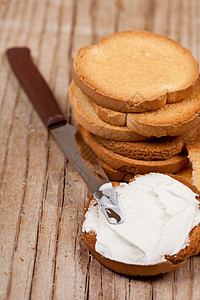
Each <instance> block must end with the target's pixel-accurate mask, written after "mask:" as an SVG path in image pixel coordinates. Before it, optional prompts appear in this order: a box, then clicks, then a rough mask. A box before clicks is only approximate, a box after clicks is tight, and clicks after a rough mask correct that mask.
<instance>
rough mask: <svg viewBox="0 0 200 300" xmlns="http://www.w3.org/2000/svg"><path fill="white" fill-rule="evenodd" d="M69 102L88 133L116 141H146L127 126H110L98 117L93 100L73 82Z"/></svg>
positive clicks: (146, 138)
mask: <svg viewBox="0 0 200 300" xmlns="http://www.w3.org/2000/svg"><path fill="white" fill-rule="evenodd" d="M69 101H70V104H71V105H72V107H73V109H74V115H75V118H76V120H77V121H78V122H79V123H80V124H81V125H82V126H83V127H84V128H85V129H87V130H88V131H90V132H92V133H94V134H96V135H99V136H101V137H103V138H106V139H113V140H115V141H145V140H148V137H144V136H141V135H138V134H137V133H134V132H133V131H131V130H130V129H128V128H127V127H126V126H123V127H120V126H113V125H110V124H108V123H106V122H104V121H102V120H101V119H99V117H98V116H97V114H96V112H95V110H94V108H93V104H92V100H91V99H89V98H88V97H87V96H85V95H84V94H83V93H82V92H81V90H80V89H79V88H78V87H77V86H76V85H75V83H74V82H73V81H72V82H71V84H70V87H69Z"/></svg>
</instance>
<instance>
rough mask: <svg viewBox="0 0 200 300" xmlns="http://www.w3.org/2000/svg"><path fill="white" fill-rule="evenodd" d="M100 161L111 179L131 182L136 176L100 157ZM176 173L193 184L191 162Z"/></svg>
mask: <svg viewBox="0 0 200 300" xmlns="http://www.w3.org/2000/svg"><path fill="white" fill-rule="evenodd" d="M98 162H99V164H100V165H101V166H102V168H103V169H104V172H105V173H106V175H107V176H108V178H109V179H110V180H111V181H124V182H129V180H130V179H131V178H133V176H134V174H133V173H129V172H123V171H119V170H116V169H113V168H112V167H111V166H109V165H108V164H105V163H104V162H103V161H101V160H100V159H98ZM176 175H177V176H179V177H180V178H181V179H182V180H184V181H185V182H188V183H189V184H191V185H192V184H193V181H192V167H191V164H189V165H188V166H187V167H185V168H184V169H182V170H181V171H179V172H177V173H176Z"/></svg>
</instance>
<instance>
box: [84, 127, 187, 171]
mask: <svg viewBox="0 0 200 300" xmlns="http://www.w3.org/2000/svg"><path fill="white" fill-rule="evenodd" d="M79 132H80V134H81V135H82V137H83V139H84V140H85V142H86V143H87V144H88V145H89V146H90V148H91V149H92V151H93V152H94V154H95V155H96V156H97V158H98V159H100V160H101V161H103V162H104V163H106V164H107V165H109V166H111V167H112V168H113V169H116V170H120V171H125V172H129V173H133V174H145V173H149V172H161V173H177V172H179V171H180V170H181V169H183V168H184V167H186V166H187V165H188V158H187V156H186V155H175V156H173V157H172V158H170V159H166V160H157V161H146V160H137V159H132V158H128V157H125V156H122V155H119V154H117V153H114V152H112V151H110V150H108V149H107V148H105V147H104V146H102V145H101V144H100V143H98V142H97V141H96V139H95V138H94V137H93V135H92V134H91V133H89V132H88V131H87V130H85V129H84V128H83V127H82V126H79Z"/></svg>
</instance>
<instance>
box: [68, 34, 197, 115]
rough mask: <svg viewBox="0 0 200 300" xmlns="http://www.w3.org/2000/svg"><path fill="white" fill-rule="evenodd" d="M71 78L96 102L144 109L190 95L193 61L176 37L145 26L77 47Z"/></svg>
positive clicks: (194, 76)
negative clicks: (172, 37) (167, 35)
mask: <svg viewBox="0 0 200 300" xmlns="http://www.w3.org/2000/svg"><path fill="white" fill-rule="evenodd" d="M73 73H74V75H73V76H74V80H75V82H76V84H77V85H78V86H79V87H80V88H81V90H82V91H83V93H84V94H85V95H87V96H89V97H91V98H92V100H94V101H95V102H96V103H97V104H99V105H101V106H103V107H106V108H110V109H113V110H117V111H120V112H144V111H148V110H155V109H159V108H161V107H163V106H164V105H165V104H166V102H176V101H179V100H182V99H185V98H187V97H188V96H189V94H190V93H191V91H192V90H193V87H194V86H195V83H196V81H197V79H198V76H199V70H198V63H197V61H196V60H195V59H194V57H193V56H192V54H191V52H190V51H189V50H188V49H185V48H183V47H182V46H181V45H180V44H178V43H177V42H175V41H173V40H171V39H169V38H167V37H164V36H161V35H158V34H155V33H150V32H147V31H124V32H117V33H115V34H113V35H111V36H108V37H106V38H103V39H101V40H100V41H99V42H98V44H97V45H91V46H87V47H84V48H82V49H80V50H79V51H78V53H77V55H76V56H75V59H74V63H73Z"/></svg>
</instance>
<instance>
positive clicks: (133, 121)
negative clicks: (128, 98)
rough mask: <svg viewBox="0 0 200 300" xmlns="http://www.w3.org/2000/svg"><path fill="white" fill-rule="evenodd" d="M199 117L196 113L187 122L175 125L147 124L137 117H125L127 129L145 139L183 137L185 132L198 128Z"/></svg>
mask: <svg viewBox="0 0 200 300" xmlns="http://www.w3.org/2000/svg"><path fill="white" fill-rule="evenodd" d="M199 121H200V119H199V115H198V113H196V114H194V115H192V116H190V118H188V119H187V121H184V120H181V119H180V122H179V123H177V124H169V125H165V124H163V125H162V124H160V125H158V124H149V123H148V124H147V123H145V120H144V121H143V120H138V119H137V116H133V114H128V115H127V127H128V128H129V129H130V130H133V131H134V132H136V133H138V134H141V133H142V134H143V135H144V136H147V137H152V136H155V137H158V138H160V137H163V136H167V135H169V136H178V135H184V134H186V133H187V132H189V131H191V130H192V129H193V128H194V127H197V126H199Z"/></svg>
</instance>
